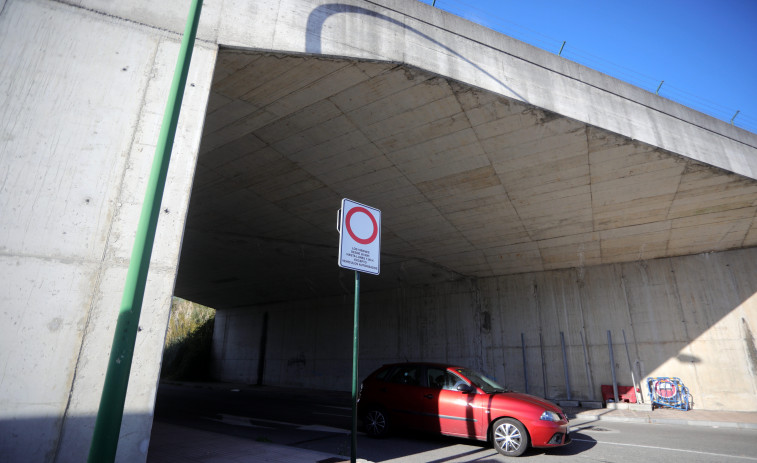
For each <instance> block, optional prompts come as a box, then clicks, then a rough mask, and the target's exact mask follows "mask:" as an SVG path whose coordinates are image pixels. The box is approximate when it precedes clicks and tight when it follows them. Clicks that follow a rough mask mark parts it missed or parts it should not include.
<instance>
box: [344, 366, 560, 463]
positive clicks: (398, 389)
mask: <svg viewBox="0 0 757 463" xmlns="http://www.w3.org/2000/svg"><path fill="white" fill-rule="evenodd" d="M358 413H359V414H360V417H361V418H362V421H363V427H364V429H365V432H366V433H367V434H368V435H369V436H373V437H383V436H385V435H386V434H387V433H388V432H389V431H390V430H391V429H394V428H395V427H397V428H399V427H402V428H411V429H418V430H422V431H431V432H435V433H441V434H445V435H448V436H457V437H464V438H469V439H477V440H481V441H489V442H491V443H492V445H493V446H494V448H495V449H497V451H498V452H499V453H501V454H502V455H506V456H513V457H516V456H520V455H521V454H523V452H525V451H526V449H527V448H528V447H529V445H530V446H532V447H547V448H548V447H559V446H562V445H566V444H568V443H570V428H569V426H568V418H567V417H566V416H565V413H564V412H563V411H562V409H560V407H558V406H556V405H554V404H552V403H551V402H548V401H546V400H544V399H540V398H538V397H535V396H532V395H528V394H520V393H517V392H510V391H506V390H505V389H504V388H503V387H502V386H500V385H499V384H497V383H495V382H494V381H492V380H491V379H489V378H487V377H485V376H484V375H482V374H480V373H478V372H476V371H474V370H471V369H468V368H463V367H455V366H449V365H442V364H431V363H401V364H393V365H384V366H383V367H381V368H379V369H378V370H376V371H375V372H373V373H372V374H371V375H370V376H368V378H366V380H365V381H363V384H362V386H361V391H360V398H359V402H358Z"/></svg>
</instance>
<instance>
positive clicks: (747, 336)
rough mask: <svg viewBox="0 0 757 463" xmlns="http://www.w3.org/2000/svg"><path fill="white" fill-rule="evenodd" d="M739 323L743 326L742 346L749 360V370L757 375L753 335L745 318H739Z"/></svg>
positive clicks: (756, 347) (756, 355)
mask: <svg viewBox="0 0 757 463" xmlns="http://www.w3.org/2000/svg"><path fill="white" fill-rule="evenodd" d="M741 325H742V326H743V327H744V346H745V347H746V354H747V355H746V357H747V361H748V362H749V371H751V372H752V375H757V345H755V343H754V335H753V334H752V330H751V329H749V324H748V323H747V321H746V319H744V318H742V319H741Z"/></svg>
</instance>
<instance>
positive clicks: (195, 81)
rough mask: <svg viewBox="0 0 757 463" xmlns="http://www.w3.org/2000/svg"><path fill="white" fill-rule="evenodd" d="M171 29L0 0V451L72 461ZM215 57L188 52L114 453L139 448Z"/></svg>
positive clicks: (162, 98)
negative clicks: (185, 84) (189, 61)
mask: <svg viewBox="0 0 757 463" xmlns="http://www.w3.org/2000/svg"><path fill="white" fill-rule="evenodd" d="M180 10H181V11H182V13H181V15H182V16H184V17H185V16H186V7H184V8H180ZM179 28H183V19H182V22H181V23H180V24H179ZM180 40H181V37H180V35H177V34H173V33H169V32H167V31H161V30H157V29H154V28H152V27H146V26H143V25H140V24H137V23H134V22H129V21H123V20H117V19H114V18H112V17H108V16H106V15H102V14H98V13H96V12H93V11H88V10H85V9H81V8H75V7H71V6H68V5H64V4H61V3H54V2H43V1H7V2H5V1H0V63H2V65H1V66H0V282H1V283H0V312H1V313H2V323H0V372H1V373H0V460H2V461H4V462H16V461H18V462H21V461H23V462H41V461H60V462H67V461H85V460H86V457H87V453H88V451H89V445H90V441H91V438H92V430H93V423H94V419H95V415H96V412H97V407H98V405H99V402H100V393H101V390H102V386H103V380H104V374H105V369H106V367H107V362H108V355H109V353H110V346H111V343H112V340H113V330H114V328H115V321H116V317H117V315H118V309H119V307H120V301H121V296H122V293H123V288H124V280H125V274H126V270H127V267H128V264H129V258H130V254H131V248H132V244H133V239H134V234H135V229H136V226H137V223H138V220H139V214H140V210H141V204H142V201H143V199H144V191H145V185H146V181H147V178H148V175H149V172H150V168H151V163H152V158H153V155H154V153H155V144H156V141H157V135H158V132H159V130H160V124H161V119H162V116H163V112H164V109H165V105H166V95H167V93H168V88H169V86H170V83H171V79H172V77H173V73H174V68H175V65H176V57H177V54H178V49H179V43H180ZM215 54H216V48H215V46H208V45H203V44H202V43H200V44H198V47H197V48H196V50H195V52H194V57H193V61H192V69H191V71H190V76H189V82H190V83H191V84H192V85H191V86H188V88H187V93H186V96H185V99H184V107H183V109H182V116H181V121H180V122H179V129H178V135H177V140H176V144H175V148H174V155H173V160H172V162H171V168H170V171H169V174H168V186H167V188H166V192H165V195H164V200H163V203H162V207H161V209H162V210H163V211H164V212H163V213H162V216H161V218H160V222H159V225H158V232H157V242H158V243H159V244H158V245H157V246H156V247H155V250H154V252H153V256H152V263H151V269H150V274H149V277H148V280H149V281H148V285H147V290H146V295H145V300H144V307H143V310H142V316H141V318H140V322H139V324H140V327H141V331H140V332H139V333H138V335H137V344H136V349H135V355H134V362H133V367H132V375H131V381H130V385H129V390H128V396H127V400H126V407H125V410H124V424H123V427H122V435H121V439H120V445H119V448H118V461H129V462H135V461H140V460H142V461H143V460H144V458H145V455H146V452H147V444H148V441H149V436H150V429H151V424H152V410H153V404H154V397H155V392H156V387H157V380H158V372H159V369H160V359H161V355H162V346H163V339H164V336H165V330H166V323H167V317H168V311H169V308H170V299H171V294H172V291H173V284H174V279H175V273H176V266H177V261H178V253H179V247H180V242H181V235H182V231H183V228H184V217H185V214H186V208H187V204H188V200H189V191H190V186H191V180H192V176H193V173H194V166H195V157H196V153H197V150H198V147H199V141H200V133H201V125H202V121H203V118H204V112H205V106H206V100H207V96H208V91H209V87H210V80H211V75H212V71H213V67H214V65H215Z"/></svg>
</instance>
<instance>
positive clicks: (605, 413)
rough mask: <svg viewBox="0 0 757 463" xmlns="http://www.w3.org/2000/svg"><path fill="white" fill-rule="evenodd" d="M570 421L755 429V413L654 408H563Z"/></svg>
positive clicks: (756, 418) (756, 414)
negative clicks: (646, 409)
mask: <svg viewBox="0 0 757 463" xmlns="http://www.w3.org/2000/svg"><path fill="white" fill-rule="evenodd" d="M563 409H564V410H565V413H567V414H568V418H570V419H571V420H577V419H581V420H604V421H625V422H632V423H655V424H678V425H688V426H718V427H722V428H744V429H746V428H749V429H757V412H733V411H718V410H696V409H694V410H688V411H683V410H675V409H671V408H657V409H655V410H653V411H638V410H622V409H621V410H612V409H607V408H600V409H583V408H570V407H563Z"/></svg>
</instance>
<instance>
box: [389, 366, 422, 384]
mask: <svg viewBox="0 0 757 463" xmlns="http://www.w3.org/2000/svg"><path fill="white" fill-rule="evenodd" d="M419 371H420V368H419V367H418V366H400V367H397V368H396V369H395V370H394V371H392V372H391V374H390V375H388V376H387V379H386V380H387V381H388V382H390V383H398V384H408V385H410V386H418V385H420V379H421V375H420V373H419Z"/></svg>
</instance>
